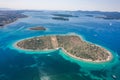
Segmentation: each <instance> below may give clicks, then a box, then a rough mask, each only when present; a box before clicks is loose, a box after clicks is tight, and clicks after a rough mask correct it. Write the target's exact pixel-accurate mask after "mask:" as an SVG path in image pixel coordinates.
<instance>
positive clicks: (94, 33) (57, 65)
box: [0, 11, 120, 80]
mask: <svg viewBox="0 0 120 80" xmlns="http://www.w3.org/2000/svg"><path fill="white" fill-rule="evenodd" d="M53 13H67V14H73V15H77V16H79V17H71V18H70V20H69V21H59V20H52V15H51V14H53ZM24 14H26V15H28V16H29V17H28V18H24V19H19V20H17V21H16V22H14V23H11V24H9V25H6V26H5V27H4V28H2V29H0V36H1V37H0V80H115V79H114V78H113V77H112V75H115V76H116V77H117V78H116V80H120V74H119V73H120V67H119V66H120V58H119V56H120V21H119V20H103V19H97V18H92V17H86V16H85V15H86V14H87V13H84V14H83V13H79V12H69V11H58V12H57V11H41V12H25V13H24ZM34 26H44V27H45V28H47V30H46V31H30V30H29V29H28V28H29V27H34ZM58 34H60V35H68V34H77V35H80V36H82V38H83V39H84V40H85V41H87V42H90V43H94V44H97V45H100V46H103V47H104V48H106V49H108V50H109V51H111V52H112V54H113V59H112V60H111V61H109V62H105V63H90V62H84V61H78V60H77V59H74V58H71V57H69V56H67V55H66V54H65V53H64V52H63V51H62V50H50V51H46V52H45V51H37V52H36V51H24V50H20V49H17V48H15V47H14V44H15V42H17V41H19V40H21V39H25V38H30V37H34V36H43V35H58Z"/></svg>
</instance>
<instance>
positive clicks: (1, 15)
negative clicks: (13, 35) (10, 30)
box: [0, 10, 27, 28]
mask: <svg viewBox="0 0 120 80" xmlns="http://www.w3.org/2000/svg"><path fill="white" fill-rule="evenodd" d="M23 12H24V11H17V10H16V11H14V10H8V11H0V27H1V28H3V26H5V25H6V24H9V23H12V22H14V21H16V20H17V19H19V18H25V17H27V16H26V15H24V14H22V13H23Z"/></svg>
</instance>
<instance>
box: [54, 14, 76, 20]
mask: <svg viewBox="0 0 120 80" xmlns="http://www.w3.org/2000/svg"><path fill="white" fill-rule="evenodd" d="M52 15H53V16H54V17H52V19H55V20H63V21H69V18H70V17H78V16H75V15H71V14H52Z"/></svg>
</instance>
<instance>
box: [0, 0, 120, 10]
mask: <svg viewBox="0 0 120 80" xmlns="http://www.w3.org/2000/svg"><path fill="white" fill-rule="evenodd" d="M0 8H11V9H34V10H84V11H85V10H89V11H96V10H97V11H119V12H120V0H0Z"/></svg>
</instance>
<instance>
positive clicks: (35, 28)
mask: <svg viewBox="0 0 120 80" xmlns="http://www.w3.org/2000/svg"><path fill="white" fill-rule="evenodd" d="M29 29H30V30H37V31H45V30H46V28H44V27H42V26H38V27H31V28H29Z"/></svg>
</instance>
